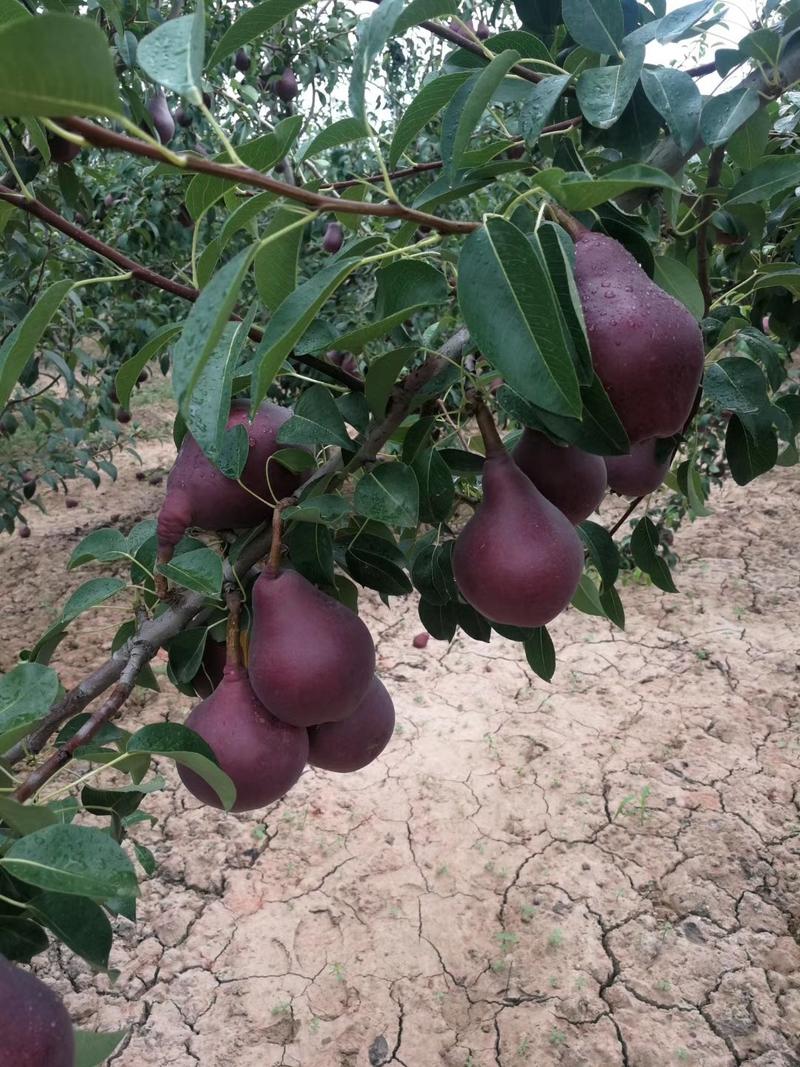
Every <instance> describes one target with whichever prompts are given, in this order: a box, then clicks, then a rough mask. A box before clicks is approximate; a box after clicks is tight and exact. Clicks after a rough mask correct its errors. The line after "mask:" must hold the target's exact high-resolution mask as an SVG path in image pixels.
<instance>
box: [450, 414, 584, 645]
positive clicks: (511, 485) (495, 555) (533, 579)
mask: <svg viewBox="0 0 800 1067" xmlns="http://www.w3.org/2000/svg"><path fill="white" fill-rule="evenodd" d="M478 425H479V426H480V430H481V434H482V435H483V440H484V444H485V447H486V461H485V463H484V466H483V500H482V501H481V503H480V504H479V505H478V508H477V510H476V511H475V514H474V515H473V516H472V518H471V519H470V520H469V522H468V523H467V525H466V526H465V527H464V529H463V530H462V531H461V533H460V534H459V536H458V538H457V540H456V544H455V549H454V551H453V575H454V577H455V580H456V584H457V586H458V589H459V591H460V593H461V595H462V596H463V597H464V599H465V600H466V601H467V602H468V603H469V604H471V605H472V607H473V608H475V610H476V611H479V612H480V613H481V614H482V615H484V616H485V617H486V618H487V619H490V620H491V621H492V622H497V623H503V624H505V625H507V626H521V627H534V626H544V625H545V624H546V623H548V622H550V621H552V620H553V619H554V618H555V617H556V615H559V614H560V613H561V612H562V611H563V610H564V609H565V608H566V607H567V605H568V604H569V602H570V600H571V599H572V597H573V596H574V594H575V590H576V589H577V587H578V582H579V581H580V577H581V573H582V572H583V547H582V545H581V540H580V538H579V537H578V535H577V533H576V532H575V528H574V526H573V525H572V523H571V522H570V521H569V519H568V518H566V516H565V515H563V514H562V513H561V512H560V511H559V510H558V508H557V507H555V505H553V504H551V503H550V501H549V500H547V499H546V498H545V497H544V496H543V495H542V494H541V493H540V492H539V490H538V489H537V488H536V487H535V486H534V485H533V484H532V483H531V482H530V480H529V479H528V478H527V477H526V476H525V475H524V474H523V473H522V471H521V470H520V469H519V467H518V466H517V465H516V463H515V462H514V460H513V459H512V458H511V456H510V455H509V454H508V452H506V450H505V448H504V447H503V443H502V441H501V440H500V437H499V435H498V433H497V429H496V427H495V425H494V421H493V420H492V417H491V415H490V414H489V411H488V409H487V408H486V407H485V406H483V405H481V406H480V407H479V408H478Z"/></svg>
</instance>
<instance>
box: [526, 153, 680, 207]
mask: <svg viewBox="0 0 800 1067" xmlns="http://www.w3.org/2000/svg"><path fill="white" fill-rule="evenodd" d="M538 180H539V181H540V183H541V185H542V187H543V188H545V189H547V191H548V192H551V193H552V194H553V196H555V197H557V198H558V200H559V201H560V202H561V203H562V204H563V205H564V207H566V208H567V210H568V211H586V210H588V209H589V208H592V207H597V205H598V204H604V203H605V202H606V201H607V200H613V199H615V198H616V197H618V196H621V195H622V194H623V193H627V192H628V191H629V190H630V189H639V188H651V189H669V190H671V191H673V192H676V193H677V192H678V191H679V190H678V187H677V186H676V185H675V182H674V181H673V179H672V178H671V177H670V176H669V175H668V174H666V173H665V172H664V171H663V170H659V169H658V167H651V166H650V165H649V164H648V163H628V164H625V165H624V166H622V167H619V166H616V167H610V168H609V169H608V170H606V171H604V172H603V173H601V174H598V175H597V176H596V177H592V176H591V175H589V174H585V173H583V172H581V171H576V172H574V173H569V174H564V172H563V171H561V170H558V169H557V168H553V169H551V170H549V171H543V172H542V174H540V175H539V176H538Z"/></svg>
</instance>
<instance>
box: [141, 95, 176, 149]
mask: <svg viewBox="0 0 800 1067" xmlns="http://www.w3.org/2000/svg"><path fill="white" fill-rule="evenodd" d="M147 110H148V111H149V112H150V118H151V119H152V120H153V125H154V126H155V128H156V133H157V134H158V139H159V141H161V143H162V144H169V142H170V141H171V140H172V138H173V137H174V136H175V119H174V118H173V116H172V112H171V111H170V109H169V104H168V103H167V98H166V96H164V94H163V93H162V92H160V91H159V92H157V93H154V94H153V95H152V96H151V97H150V99H149V100H148V102H147Z"/></svg>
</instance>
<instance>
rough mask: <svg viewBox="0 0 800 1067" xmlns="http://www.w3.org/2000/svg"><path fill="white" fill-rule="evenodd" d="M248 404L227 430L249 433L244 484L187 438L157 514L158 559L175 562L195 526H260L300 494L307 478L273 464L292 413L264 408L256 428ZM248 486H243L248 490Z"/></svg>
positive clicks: (240, 405)
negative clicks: (282, 430)
mask: <svg viewBox="0 0 800 1067" xmlns="http://www.w3.org/2000/svg"><path fill="white" fill-rule="evenodd" d="M248 411H249V404H248V402H247V401H244V400H235V401H234V402H233V404H232V405H231V413H230V416H229V417H228V429H230V428H231V427H233V426H244V427H245V428H246V429H247V432H248V436H249V442H250V452H249V455H248V457H247V462H246V463H245V467H244V470H243V471H242V475H241V481H242V483H243V485H239V483H238V482H237V481H235V480H234V479H233V478H226V477H225V475H224V474H223V473H222V472H221V471H220V470H218V469H217V468H216V467H215V466H214V464H213V463H212V462H211V460H210V459H208V457H207V456H206V455H205V453H204V452H203V451H202V449H201V448H200V446H199V445H198V443H197V441H195V439H194V438H193V437H192V436H191V434H187V435H186V437H184V439H183V442H182V444H181V448H180V451H179V452H178V456H177V459H176V460H175V465H174V466H173V468H172V470H171V471H170V474H169V478H168V479H167V492H166V497H165V499H164V503H163V504H162V506H161V511H160V512H159V514H158V528H157V534H158V551H159V557H158V558H159V560H160V561H161V562H165V561H167V560H169V559H171V558H172V552H173V550H174V548H175V545H177V543H178V542H179V541H180V539H181V538H182V537H183V535H184V534H185V533H186V530H187V529H188V528H189V527H190V526H197V527H199V529H201V530H227V529H234V528H237V527H248V526H257V525H258V524H259V523H261V522H264V521H265V520H266V519H269V517H270V515H271V514H272V505H273V504H275V503H277V502H278V501H279V500H281V499H283V497H287V496H290V495H291V494H292V493H293V492H294V491H295V489H297V487H298V485H299V484H300V482H301V480H302V478H301V477H300V476H298V475H296V474H293V473H292V472H291V471H289V470H287V469H286V467H283V466H281V464H280V463H275V462H272V463H268V460H269V458H270V456H272V454H273V453H274V452H277V451H278V449H279V448H280V447H281V446H280V445H279V444H278V431H279V430H280V428H281V426H282V425H283V424H284V422H286V421H287V419H289V418H290V417H291V414H292V413H291V411H290V410H289V409H288V408H281V407H278V406H277V405H276V404H262V405H261V407H260V408H259V409H258V412H257V414H256V417H255V419H254V420H253V422H252V423H251V422H250V421H249V417H248ZM243 486H244V487H243Z"/></svg>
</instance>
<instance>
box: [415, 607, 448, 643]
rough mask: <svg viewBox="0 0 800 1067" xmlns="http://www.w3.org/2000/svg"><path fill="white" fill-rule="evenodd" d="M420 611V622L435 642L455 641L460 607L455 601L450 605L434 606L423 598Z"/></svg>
mask: <svg viewBox="0 0 800 1067" xmlns="http://www.w3.org/2000/svg"><path fill="white" fill-rule="evenodd" d="M418 610H419V619H420V622H421V623H422V625H423V626H424V627H425V629H426V630H427V631H428V633H429V634H430V635H431V637H432V638H434V640H436V641H452V640H453V638H454V637H455V635H456V629H457V628H458V605H457V604H456V603H455V602H454V601H450V603H448V604H432V603H431V602H430V601H429V600H426V599H425V597H422V598H421V599H420V602H419V608H418Z"/></svg>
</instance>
